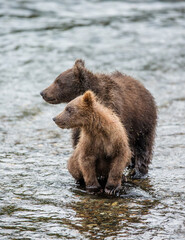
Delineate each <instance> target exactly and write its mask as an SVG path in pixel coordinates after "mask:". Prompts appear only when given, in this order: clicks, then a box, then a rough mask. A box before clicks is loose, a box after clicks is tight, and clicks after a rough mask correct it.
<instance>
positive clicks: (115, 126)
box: [53, 91, 131, 194]
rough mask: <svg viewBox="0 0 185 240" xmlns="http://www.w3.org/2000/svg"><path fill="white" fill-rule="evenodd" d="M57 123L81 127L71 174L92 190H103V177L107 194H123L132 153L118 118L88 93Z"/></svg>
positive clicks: (72, 158) (66, 126) (67, 108)
mask: <svg viewBox="0 0 185 240" xmlns="http://www.w3.org/2000/svg"><path fill="white" fill-rule="evenodd" d="M53 120H54V121H55V123H56V124H57V125H58V126H59V127H60V128H76V127H80V128H81V134H80V139H79V142H78V144H77V146H76V148H75V150H74V152H73V155H72V156H71V158H70V159H69V161H68V170H69V172H70V173H71V175H72V176H73V177H74V178H75V179H76V180H77V181H81V180H84V182H85V184H86V189H87V190H88V191H92V192H97V191H101V186H100V184H99V182H98V178H100V177H103V178H105V179H107V182H106V185H105V192H106V193H108V194H115V193H116V192H117V191H119V190H120V188H121V180H122V174H123V170H124V169H125V167H126V166H127V165H128V164H129V162H130V159H131V151H130V148H129V143H128V138H127V133H126V130H125V128H124V127H123V125H122V124H121V122H120V120H119V118H118V117H117V115H116V114H115V113H114V112H113V111H112V110H111V109H109V108H107V107H105V106H103V105H102V104H101V103H100V102H99V101H98V100H97V98H96V96H95V95H94V93H93V92H91V91H87V92H85V93H84V95H81V96H79V97H77V98H75V99H74V100H72V101H71V102H69V103H68V104H67V106H66V108H65V109H64V111H63V112H62V113H60V114H59V115H58V116H56V117H55V118H54V119H53Z"/></svg>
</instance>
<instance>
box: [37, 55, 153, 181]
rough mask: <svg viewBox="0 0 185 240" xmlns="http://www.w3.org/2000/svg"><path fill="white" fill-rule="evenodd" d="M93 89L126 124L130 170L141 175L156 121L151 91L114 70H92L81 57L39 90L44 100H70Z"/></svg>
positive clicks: (76, 134) (77, 132) (149, 154)
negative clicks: (102, 71)
mask: <svg viewBox="0 0 185 240" xmlns="http://www.w3.org/2000/svg"><path fill="white" fill-rule="evenodd" d="M87 90H92V91H93V92H94V93H95V94H96V95H97V96H98V98H100V99H101V101H102V102H103V103H104V104H105V106H106V107H109V108H111V109H113V111H114V112H116V113H117V115H118V116H119V117H120V119H121V122H122V124H123V125H124V126H125V128H126V131H127V135H128V138H129V144H130V147H131V150H132V153H133V157H132V164H131V165H130V167H131V168H132V169H133V171H132V174H133V177H134V178H139V177H141V176H144V175H145V174H146V173H147V172H148V165H149V163H150V162H151V158H152V149H153V144H154V138H155V129H156V123H157V111H156V104H155V101H154V99H153V97H152V95H151V94H150V92H149V91H148V90H147V89H146V88H145V87H144V86H143V85H142V84H141V83H140V82H139V81H137V80H135V79H133V78H132V77H130V76H126V75H123V74H121V73H120V72H114V73H112V74H110V75H107V74H94V73H92V72H90V71H89V70H88V69H87V68H86V67H85V66H84V62H83V61H82V60H77V61H76V62H75V65H74V67H73V68H71V69H69V70H67V71H65V72H63V73H62V74H60V75H59V76H58V77H57V78H56V80H55V81H54V82H53V83H52V84H51V85H50V86H49V87H48V88H46V89H45V90H44V91H42V92H41V95H42V97H43V98H44V100H45V101H47V102H49V103H52V104H57V103H61V102H69V101H71V100H72V99H74V98H75V97H77V96H79V95H81V94H83V93H84V92H85V91H87ZM79 135H80V130H79V129H78V128H77V129H74V130H73V145H74V147H75V146H76V145H77V143H78V140H79Z"/></svg>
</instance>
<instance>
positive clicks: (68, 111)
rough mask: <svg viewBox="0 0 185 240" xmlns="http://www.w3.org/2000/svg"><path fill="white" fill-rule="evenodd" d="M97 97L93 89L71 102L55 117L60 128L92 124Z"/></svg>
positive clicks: (54, 119)
mask: <svg viewBox="0 0 185 240" xmlns="http://www.w3.org/2000/svg"><path fill="white" fill-rule="evenodd" d="M95 102H96V97H95V95H94V93H93V92H92V91H86V92H85V93H84V94H83V95H82V96H79V97H77V98H75V99H74V100H72V101H71V102H69V103H68V104H67V106H66V108H65V109H64V111H63V112H62V113H60V114H59V115H57V116H56V117H55V118H53V121H54V122H55V123H56V124H57V125H58V126H59V127H60V128H76V127H83V126H86V125H89V124H90V121H91V119H92V114H93V111H94V103H95Z"/></svg>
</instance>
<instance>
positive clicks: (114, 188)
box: [105, 185, 121, 196]
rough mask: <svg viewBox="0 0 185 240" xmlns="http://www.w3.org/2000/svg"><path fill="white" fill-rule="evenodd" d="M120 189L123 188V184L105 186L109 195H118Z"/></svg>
mask: <svg viewBox="0 0 185 240" xmlns="http://www.w3.org/2000/svg"><path fill="white" fill-rule="evenodd" d="M120 190H121V185H117V186H114V185H107V186H106V187H105V193H107V194H108V195H116V196H118V195H119V192H120Z"/></svg>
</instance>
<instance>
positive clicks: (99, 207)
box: [0, 0, 185, 240]
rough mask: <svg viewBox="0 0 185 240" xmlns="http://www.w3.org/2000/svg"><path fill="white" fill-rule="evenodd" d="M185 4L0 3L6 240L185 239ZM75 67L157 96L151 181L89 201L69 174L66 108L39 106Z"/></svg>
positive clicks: (0, 196) (0, 162) (1, 207)
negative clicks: (123, 76) (125, 78)
mask: <svg viewBox="0 0 185 240" xmlns="http://www.w3.org/2000/svg"><path fill="white" fill-rule="evenodd" d="M184 12H185V3H184V2H183V1H144V0H143V1H142V0H140V1H137V3H136V2H135V1H121V0H120V1H106V0H105V1H99V0H92V1H87V0H84V1H79V2H78V3H77V2H76V1H73V0H69V1H67V0H65V1H58V0H54V1H50V0H48V1H42V0H39V1H31V0H28V1H23V0H16V1H0V22H1V24H0V54H1V57H0V72H1V74H0V121H1V125H0V142H1V144H0V176H1V181H0V239H2V240H4V239H107V240H110V239H111V240H112V239H126V240H128V239H129V240H132V239H133V240H135V239H138V240H140V239H142V240H143V239H146V240H148V239H155V240H161V239H164V240H166V239H174V240H177V239H178V240H181V239H184V234H185V228H184V221H185V219H184V209H185V206H184V188H185V184H184V182H185V181H184V175H185V171H184V153H185V145H184V136H185V124H184V119H185V111H184V109H185V91H184V86H185V79H184V78H183V76H184V66H185V54H184V52H185V45H184V39H185V31H184V27H185V15H184ZM76 58H83V59H85V60H86V65H87V67H88V68H90V69H92V70H94V71H100V72H103V71H105V72H111V71H113V70H115V69H117V70H120V71H122V72H125V73H127V74H130V75H132V76H134V77H136V78H138V79H140V80H141V81H142V82H143V83H144V85H145V86H146V87H147V88H148V89H149V90H150V91H151V92H152V94H153V95H154V96H155V98H156V101H157V104H158V108H159V121H158V131H157V137H156V147H155V151H154V157H153V162H152V164H151V167H150V171H149V176H148V178H147V179H144V180H135V181H132V180H130V179H129V181H128V182H127V183H125V184H124V185H123V189H122V191H121V193H120V196H119V197H109V196H106V195H105V194H102V195H90V194H87V193H86V191H85V189H84V188H83V187H79V186H77V185H76V184H75V182H74V179H72V177H71V176H70V174H69V173H68V171H67V169H66V165H67V164H66V163H67V160H68V158H69V157H70V155H71V153H72V147H71V137H70V131H68V130H60V129H58V128H57V127H56V126H55V125H54V123H53V121H52V118H53V116H56V114H57V113H59V112H61V110H62V109H63V108H64V106H65V104H60V105H56V106H53V105H49V104H47V103H45V102H44V101H43V100H42V99H41V97H40V96H39V92H40V91H41V90H42V89H44V88H45V87H47V86H48V85H49V84H50V83H51V82H52V80H53V79H54V78H55V77H56V76H57V75H58V74H59V73H60V72H62V71H64V70H65V69H68V68H69V67H71V66H72V65H73V63H74V60H75V59H76Z"/></svg>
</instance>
